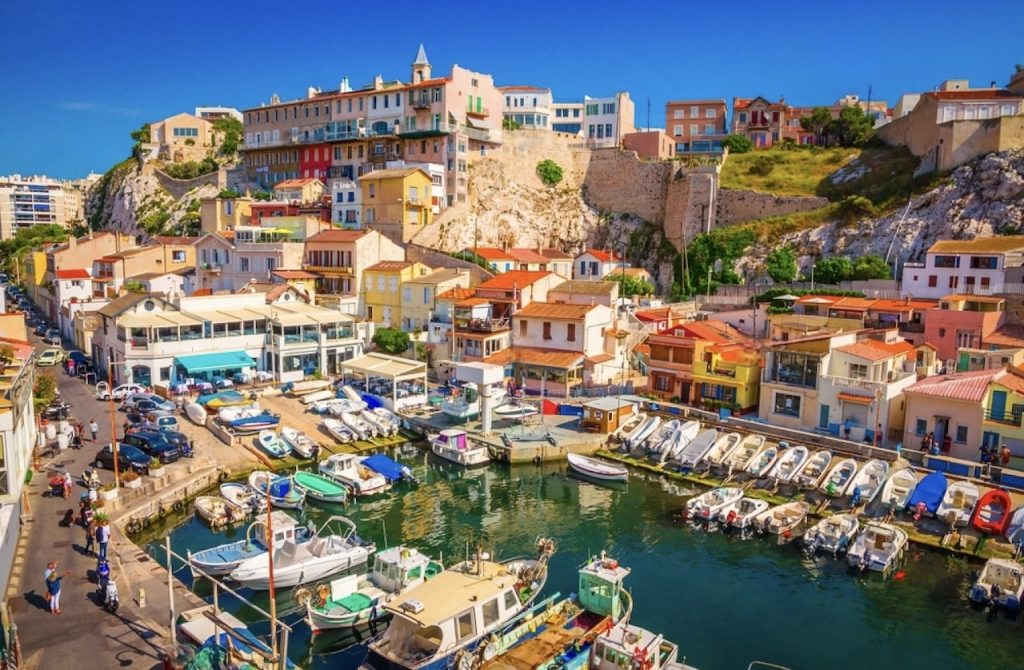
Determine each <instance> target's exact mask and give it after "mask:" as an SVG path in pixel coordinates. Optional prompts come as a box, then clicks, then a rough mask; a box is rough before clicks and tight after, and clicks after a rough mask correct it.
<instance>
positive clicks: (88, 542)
mask: <svg viewBox="0 0 1024 670" xmlns="http://www.w3.org/2000/svg"><path fill="white" fill-rule="evenodd" d="M95 539H96V522H95V521H94V520H92V519H90V520H89V523H88V524H87V525H86V527H85V553H86V554H88V555H89V556H92V555H93V542H94V541H95Z"/></svg>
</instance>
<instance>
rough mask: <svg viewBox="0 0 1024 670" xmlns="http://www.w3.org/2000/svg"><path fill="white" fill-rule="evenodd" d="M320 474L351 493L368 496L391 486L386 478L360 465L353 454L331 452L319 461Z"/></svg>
mask: <svg viewBox="0 0 1024 670" xmlns="http://www.w3.org/2000/svg"><path fill="white" fill-rule="evenodd" d="M319 468H320V474H322V475H326V476H327V477H330V478H331V479H333V480H334V481H336V482H338V483H340V484H344V485H345V486H346V487H348V489H349V491H351V492H352V495H356V496H369V495H374V494H376V493H383V492H384V491H387V490H388V489H389V488H391V485H390V484H388V480H387V479H385V478H384V476H383V475H379V474H377V473H376V472H374V471H373V470H370V469H369V468H367V467H364V466H362V465H360V463H359V460H358V456H356V455H355V454H333V455H332V456H329V457H328V458H326V459H325V460H322V461H320V465H319Z"/></svg>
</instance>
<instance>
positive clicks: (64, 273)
mask: <svg viewBox="0 0 1024 670" xmlns="http://www.w3.org/2000/svg"><path fill="white" fill-rule="evenodd" d="M57 279H89V271H88V270H86V269H85V268H71V269H69V270H57Z"/></svg>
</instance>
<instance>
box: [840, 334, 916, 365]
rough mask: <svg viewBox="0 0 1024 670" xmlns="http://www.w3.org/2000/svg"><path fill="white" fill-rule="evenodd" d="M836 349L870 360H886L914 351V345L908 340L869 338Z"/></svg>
mask: <svg viewBox="0 0 1024 670" xmlns="http://www.w3.org/2000/svg"><path fill="white" fill-rule="evenodd" d="M836 351H841V352H843V353H844V354H850V355H851V356H856V357H857V358H863V359H865V360H868V361H884V360H885V359H887V358H892V357H893V356H898V355H899V354H909V353H910V352H912V351H914V345H913V344H911V343H910V342H907V341H906V340H903V341H902V342H894V343H892V344H888V343H886V342H880V341H878V340H870V339H868V340H861V341H860V342H854V343H853V344H847V345H846V346H845V347H837V348H836Z"/></svg>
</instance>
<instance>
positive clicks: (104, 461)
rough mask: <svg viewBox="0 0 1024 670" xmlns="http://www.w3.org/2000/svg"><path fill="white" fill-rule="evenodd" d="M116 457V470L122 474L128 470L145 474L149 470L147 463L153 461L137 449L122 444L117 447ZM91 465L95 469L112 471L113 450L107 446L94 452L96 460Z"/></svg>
mask: <svg viewBox="0 0 1024 670" xmlns="http://www.w3.org/2000/svg"><path fill="white" fill-rule="evenodd" d="M117 455H118V459H117V460H118V468H119V469H120V470H121V471H122V472H124V471H126V470H128V469H129V468H131V469H132V470H135V471H136V472H146V471H147V470H149V462H150V461H152V460H153V459H152V458H150V457H149V456H147V455H146V454H145V453H143V452H142V450H141V449H139V448H138V447H133V446H132V445H130V444H125V443H123V442H122V443H121V444H120V445H118V447H117ZM92 464H93V467H97V468H105V469H107V470H113V469H114V450H113V449H112V448H111V446H110V445H109V444H108V445H107V446H105V447H103V448H102V449H100V450H99V451H97V452H96V458H94V459H92Z"/></svg>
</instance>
